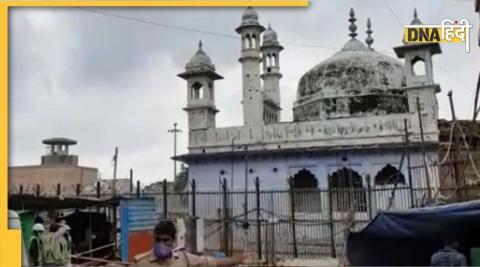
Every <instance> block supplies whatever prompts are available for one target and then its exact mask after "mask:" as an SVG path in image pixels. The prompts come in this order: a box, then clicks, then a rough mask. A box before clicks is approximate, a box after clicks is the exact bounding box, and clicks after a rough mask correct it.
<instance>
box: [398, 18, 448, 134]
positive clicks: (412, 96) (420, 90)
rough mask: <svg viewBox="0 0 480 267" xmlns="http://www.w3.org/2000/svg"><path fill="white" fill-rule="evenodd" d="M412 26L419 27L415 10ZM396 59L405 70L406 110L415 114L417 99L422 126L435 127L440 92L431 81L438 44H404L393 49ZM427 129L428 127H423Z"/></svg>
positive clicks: (419, 22)
mask: <svg viewBox="0 0 480 267" xmlns="http://www.w3.org/2000/svg"><path fill="white" fill-rule="evenodd" d="M411 24H412V25H421V24H422V22H421V21H420V19H419V18H418V14H417V10H416V9H415V10H414V11H413V20H412V22H411ZM393 50H394V51H395V53H396V54H397V57H398V58H403V59H404V60H405V61H404V69H405V80H404V86H405V87H406V90H407V92H408V108H409V111H410V112H411V113H416V112H417V98H418V100H419V103H420V107H421V113H422V115H425V114H431V115H432V116H431V117H430V118H427V117H424V119H425V121H424V123H425V124H424V126H425V125H428V121H430V123H431V124H432V125H434V126H435V127H436V125H437V119H438V103H437V98H436V96H435V94H436V93H438V92H440V86H439V85H438V84H436V83H435V81H434V80H433V65H432V56H433V55H435V54H440V53H442V50H441V49H440V45H439V44H438V43H404V44H403V45H402V46H398V47H394V48H393ZM425 127H428V126H425Z"/></svg>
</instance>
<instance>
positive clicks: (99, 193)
mask: <svg viewBox="0 0 480 267" xmlns="http://www.w3.org/2000/svg"><path fill="white" fill-rule="evenodd" d="M101 186H102V185H101V184H100V181H98V182H97V187H96V190H97V198H101V197H102V188H101Z"/></svg>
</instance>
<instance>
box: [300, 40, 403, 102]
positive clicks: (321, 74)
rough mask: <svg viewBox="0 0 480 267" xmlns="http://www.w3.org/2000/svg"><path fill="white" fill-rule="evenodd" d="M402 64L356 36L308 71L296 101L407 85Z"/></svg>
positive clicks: (302, 80)
mask: <svg viewBox="0 0 480 267" xmlns="http://www.w3.org/2000/svg"><path fill="white" fill-rule="evenodd" d="M405 77H406V75H405V71H404V69H403V64H402V63H401V62H400V61H398V60H396V59H394V58H391V57H389V56H386V55H383V54H381V53H378V52H376V51H374V50H371V49H369V48H367V47H366V46H365V45H364V44H363V43H362V42H360V41H358V40H357V39H355V38H352V39H351V40H350V41H348V42H347V43H346V44H345V45H344V47H343V48H342V49H341V50H340V51H339V52H338V53H336V54H335V55H334V56H332V57H331V58H329V59H327V60H325V61H323V62H321V63H319V64H318V65H316V66H315V67H313V68H312V69H310V70H309V71H308V72H306V73H305V74H304V75H303V76H302V78H301V79H300V82H299V84H298V91H297V104H301V103H302V102H304V101H308V100H309V99H311V98H317V97H336V96H347V95H355V94H360V93H371V92H379V91H387V90H389V89H400V88H401V87H404V82H405V79H406V78H405Z"/></svg>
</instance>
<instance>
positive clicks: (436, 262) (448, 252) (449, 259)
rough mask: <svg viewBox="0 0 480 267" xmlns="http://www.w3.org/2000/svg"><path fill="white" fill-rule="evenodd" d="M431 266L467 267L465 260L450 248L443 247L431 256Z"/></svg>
mask: <svg viewBox="0 0 480 267" xmlns="http://www.w3.org/2000/svg"><path fill="white" fill-rule="evenodd" d="M430 265H431V266H467V258H465V256H464V255H463V254H462V253H460V252H458V251H456V250H455V249H453V248H451V247H445V248H443V249H441V250H439V251H437V252H435V254H433V255H432V258H431V259H430Z"/></svg>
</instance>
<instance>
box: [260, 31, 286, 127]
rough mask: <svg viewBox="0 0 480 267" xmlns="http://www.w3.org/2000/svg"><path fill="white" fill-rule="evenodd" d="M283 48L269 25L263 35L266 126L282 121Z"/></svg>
mask: <svg viewBox="0 0 480 267" xmlns="http://www.w3.org/2000/svg"><path fill="white" fill-rule="evenodd" d="M282 50H283V47H282V46H281V45H280V43H279V42H278V40H277V33H276V32H275V31H274V30H273V29H272V27H271V26H270V24H268V29H267V30H266V31H265V33H264V34H263V43H262V47H261V51H262V54H263V60H262V61H263V74H262V79H263V91H264V93H265V98H266V100H267V101H265V105H264V121H265V123H266V124H269V123H276V122H279V121H280V111H281V110H282V109H281V107H280V79H281V78H282V74H281V73H280V51H282Z"/></svg>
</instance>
